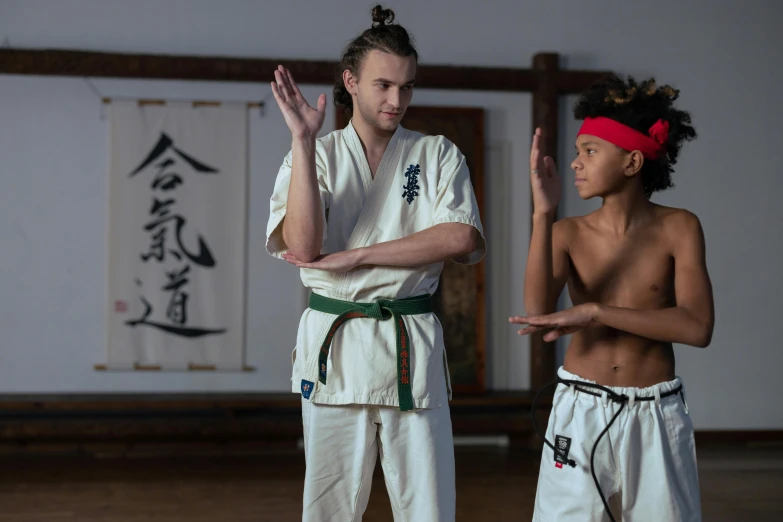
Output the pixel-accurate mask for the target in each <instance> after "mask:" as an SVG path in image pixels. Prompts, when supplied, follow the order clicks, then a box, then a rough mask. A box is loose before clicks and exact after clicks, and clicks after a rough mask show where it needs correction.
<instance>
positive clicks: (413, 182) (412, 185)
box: [402, 165, 421, 205]
mask: <svg viewBox="0 0 783 522" xmlns="http://www.w3.org/2000/svg"><path fill="white" fill-rule="evenodd" d="M420 173H421V170H420V169H419V166H418V165H411V166H410V167H408V170H407V171H405V177H406V178H408V183H407V184H405V185H403V187H402V188H404V189H405V191H404V192H403V193H402V197H404V198H405V200H406V201H407V202H408V205H410V204H411V203H413V199H414V198H415V197H416V196H418V195H419V188H420V187H419V184H418V183H419V174H420Z"/></svg>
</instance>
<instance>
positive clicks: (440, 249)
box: [358, 223, 483, 266]
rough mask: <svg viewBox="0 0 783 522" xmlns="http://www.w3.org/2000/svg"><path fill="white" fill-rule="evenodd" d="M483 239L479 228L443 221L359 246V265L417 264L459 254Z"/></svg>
mask: <svg viewBox="0 0 783 522" xmlns="http://www.w3.org/2000/svg"><path fill="white" fill-rule="evenodd" d="M482 242H483V239H482V238H481V234H479V232H478V230H476V229H475V228H473V227H472V226H470V225H465V224H462V223H442V224H439V225H435V226H434V227H431V228H428V229H426V230H422V231H421V232H416V233H415V234H411V235H410V236H407V237H404V238H402V239H395V240H393V241H386V242H384V243H378V244H375V245H372V246H369V247H364V248H361V249H359V252H358V256H359V260H360V263H359V264H361V265H376V266H420V265H428V264H431V263H439V262H443V261H447V260H449V259H454V258H458V257H461V256H464V255H467V254H470V253H471V252H473V251H475V250H476V249H477V248H478V247H479V246H480V245H481V244H482Z"/></svg>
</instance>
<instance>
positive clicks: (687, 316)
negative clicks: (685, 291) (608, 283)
mask: <svg viewBox="0 0 783 522" xmlns="http://www.w3.org/2000/svg"><path fill="white" fill-rule="evenodd" d="M595 320H596V322H598V323H599V324H602V325H604V326H608V327H610V328H614V329H616V330H622V331H624V332H628V333H631V334H634V335H638V336H641V337H646V338H648V339H654V340H656V341H662V342H670V343H681V344H688V345H691V346H698V347H700V348H704V347H706V346H707V345H709V344H710V340H711V338H712V326H711V324H710V323H709V321H707V320H704V319H700V318H699V317H697V316H696V314H694V313H693V312H691V311H690V310H688V309H686V308H682V307H673V308H664V309H662V310H635V309H631V308H620V307H617V306H607V305H602V304H599V305H598V306H597V313H596V317H595Z"/></svg>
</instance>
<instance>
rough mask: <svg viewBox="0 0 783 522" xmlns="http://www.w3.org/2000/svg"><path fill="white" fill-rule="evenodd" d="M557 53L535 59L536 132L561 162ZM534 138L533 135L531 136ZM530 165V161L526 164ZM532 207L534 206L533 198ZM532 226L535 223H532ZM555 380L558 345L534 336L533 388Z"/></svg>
mask: <svg viewBox="0 0 783 522" xmlns="http://www.w3.org/2000/svg"><path fill="white" fill-rule="evenodd" d="M559 67H560V64H559V57H558V55H557V54H552V53H540V54H537V55H535V56H534V57H533V69H534V70H535V71H536V80H537V85H538V87H537V88H536V90H535V91H534V92H533V132H535V129H536V127H540V128H541V129H542V131H543V132H542V136H541V141H540V146H541V152H542V153H543V154H544V155H545V156H551V157H552V158H553V159H554V160H555V162H557V123H558V101H559V100H558V98H559V97H558V91H557V88H556V87H555V85H556V83H557V81H558V77H559ZM531 135H532V134H531ZM523 165H527V161H526V162H524V163H523ZM530 206H531V208H532V206H533V203H532V199H531V203H530ZM531 225H532V223H531ZM554 377H555V347H554V343H547V342H544V337H543V334H541V333H538V334H533V335H531V336H530V387H531V388H532V389H534V390H538V389H540V388H541V387H542V386H543V385H544V384H546V383H547V382H549V381H551V380H552V379H554Z"/></svg>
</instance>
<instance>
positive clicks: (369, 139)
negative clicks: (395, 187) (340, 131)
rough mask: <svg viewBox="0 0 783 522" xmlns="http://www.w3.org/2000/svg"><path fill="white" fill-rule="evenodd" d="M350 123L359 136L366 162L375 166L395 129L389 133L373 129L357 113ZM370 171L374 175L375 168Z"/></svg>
mask: <svg viewBox="0 0 783 522" xmlns="http://www.w3.org/2000/svg"><path fill="white" fill-rule="evenodd" d="M351 123H352V124H353V128H354V130H355V131H356V134H357V135H358V136H359V141H360V142H361V143H362V149H364V155H365V156H366V158H367V161H368V162H369V163H370V165H371V166H372V165H373V164H375V165H376V166H377V164H378V162H380V159H381V158H382V157H383V153H384V152H386V147H387V146H388V145H389V142H390V141H391V139H392V136H394V133H395V132H396V130H397V129H395V130H394V131H391V132H390V131H385V130H381V129H378V128H376V127H373V126H372V125H370V124H368V123H367V122H366V121H364V119H363V118H362V117H361V115H360V114H358V113H355V114H354V115H353V118H352V119H351ZM376 160H377V161H376ZM372 171H373V175H375V168H372Z"/></svg>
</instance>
